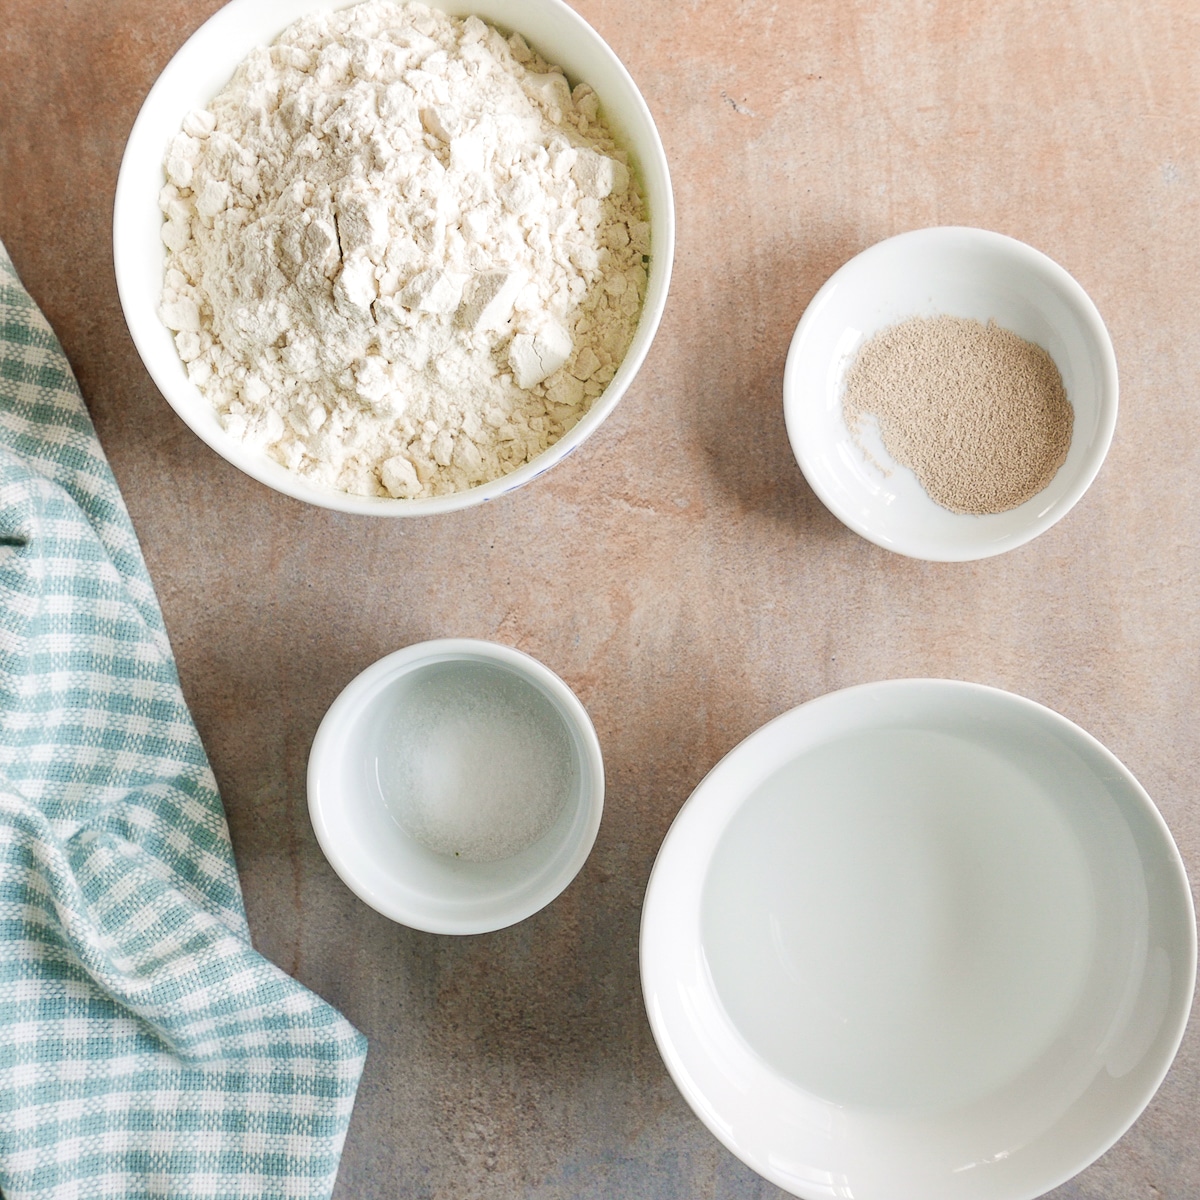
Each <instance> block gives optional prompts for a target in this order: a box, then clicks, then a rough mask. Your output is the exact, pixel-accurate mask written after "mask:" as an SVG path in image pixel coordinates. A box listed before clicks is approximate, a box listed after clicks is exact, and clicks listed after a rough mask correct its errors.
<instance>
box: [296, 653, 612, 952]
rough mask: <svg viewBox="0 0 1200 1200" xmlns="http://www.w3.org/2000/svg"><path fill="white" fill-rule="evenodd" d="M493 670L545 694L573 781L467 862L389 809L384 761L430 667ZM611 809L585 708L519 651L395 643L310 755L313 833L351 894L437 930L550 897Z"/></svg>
mask: <svg viewBox="0 0 1200 1200" xmlns="http://www.w3.org/2000/svg"><path fill="white" fill-rule="evenodd" d="M447 668H452V669H453V670H455V671H456V672H460V673H463V678H464V679H465V680H468V685H469V678H468V676H467V675H466V673H468V672H471V671H472V670H475V671H482V672H485V673H487V674H488V675H494V674H495V673H496V672H497V671H500V672H503V673H505V674H506V675H507V676H510V677H511V680H512V682H513V683H514V684H516V685H518V686H522V687H524V688H528V689H530V690H531V691H532V692H533V693H535V694H536V695H538V696H540V697H541V698H543V699H544V701H545V705H544V707H545V709H546V715H547V720H549V721H551V722H555V723H557V726H558V728H560V729H561V730H562V732H563V733H564V734H565V737H566V740H567V741H568V742H569V746H570V751H569V753H570V760H571V768H570V776H571V778H570V783H569V790H568V794H567V797H566V800H565V803H564V804H563V807H562V810H561V811H560V813H559V815H558V818H557V820H556V821H555V823H554V824H553V825H552V826H551V827H550V829H549V830H548V831H547V832H546V833H545V834H543V836H542V837H540V838H539V839H538V840H537V841H535V842H533V844H532V845H529V846H526V847H525V848H524V849H523V850H521V851H519V852H518V853H516V854H513V855H511V856H510V857H507V858H501V859H497V860H495V861H491V862H468V861H466V860H463V859H458V858H451V857H447V856H446V855H443V854H438V853H435V852H434V851H432V850H431V849H429V848H428V847H427V846H426V845H424V844H422V843H421V842H420V841H418V840H416V839H415V838H413V837H411V836H409V834H408V833H407V832H406V831H405V829H404V828H403V827H402V826H401V825H400V823H399V822H398V821H397V820H396V819H395V817H394V816H393V814H392V812H391V811H390V810H389V807H388V797H387V795H386V790H387V789H386V784H385V783H384V782H383V781H382V780H383V778H384V777H385V776H386V774H387V770H386V765H385V759H386V750H387V742H388V740H389V738H391V737H394V731H395V720H396V718H397V714H400V713H403V712H404V711H405V709H406V707H409V706H411V704H412V699H411V697H412V695H413V692H412V691H411V690H410V689H412V688H413V687H414V685H418V684H419V682H420V681H422V680H426V681H427V680H428V678H429V676H430V673H431V672H438V671H445V670H446V669H447ZM603 809H604V763H603V760H602V758H601V754H600V743H599V740H598V739H597V737H596V731H595V729H594V727H593V726H592V722H591V719H590V718H589V717H588V714H587V710H586V709H585V708H584V707H583V705H582V704H581V703H580V701H579V699H578V697H577V696H576V695H575V693H574V692H572V691H571V689H570V688H569V687H567V685H566V684H565V683H563V681H562V680H561V679H559V677H558V676H557V675H555V674H554V672H553V671H551V670H550V669H549V668H548V667H546V666H543V665H542V664H541V663H539V662H538V661H537V660H536V659H533V658H530V657H529V655H528V654H523V653H522V652H521V651H520V650H514V649H512V648H511V647H509V646H500V645H497V644H496V643H494V642H482V641H475V640H473V639H470V638H443V639H439V640H438V641H432V642H420V643H417V644H416V645H413V646H407V647H405V648H404V649H403V650H397V651H396V652H395V653H394V654H389V655H387V656H386V657H385V658H381V659H380V660H379V661H378V662H377V663H374V664H372V665H371V666H370V667H368V668H367V669H366V670H365V671H363V672H362V673H361V674H360V675H358V676H356V677H355V678H354V679H353V680H351V682H350V683H349V684H347V685H346V687H345V689H344V690H343V691H342V693H341V694H340V695H339V696H338V698H337V699H336V700H335V701H334V702H333V704H332V705H331V706H330V708H329V711H328V712H327V713H326V714H325V717H324V719H323V720H322V721H321V725H320V728H319V729H318V730H317V736H316V737H315V738H314V740H313V745H312V750H311V752H310V754H309V759H308V811H309V816H310V818H311V819H312V824H313V829H314V831H315V832H316V835H317V841H318V842H319V843H320V845H321V849H322V850H323V851H324V853H325V857H326V858H327V859H328V860H329V862H330V864H331V865H332V867H333V869H334V870H335V871H336V872H337V873H338V875H339V876H340V877H341V879H342V882H343V883H345V884H346V886H347V887H349V888H350V890H351V891H352V892H354V893H355V895H357V896H358V897H359V899H360V900H363V901H364V902H365V903H367V904H369V905H370V906H371V907H372V908H373V909H375V910H376V911H377V912H380V913H382V914H383V915H384V916H385V917H390V918H391V919H392V920H393V921H399V922H400V923H401V924H403V925H408V926H410V927H411V928H413V929H422V930H425V931H427V932H429V933H454V934H470V933H488V932H491V931H492V930H495V929H503V928H504V927H505V926H508V925H513V924H515V923H516V922H518V921H522V920H524V919H525V918H526V917H529V916H532V915H533V914H534V913H535V912H537V911H538V910H539V909H541V908H544V907H545V906H546V905H547V904H549V903H550V902H551V901H552V900H553V899H554V898H555V897H556V896H558V895H559V893H560V892H562V891H563V889H564V888H565V887H566V886H567V885H568V884H569V883H570V882H571V880H572V879H574V878H575V876H576V875H577V874H578V873H579V869H580V868H581V867H582V866H583V864H584V862H585V861H586V860H587V856H588V854H589V853H591V849H592V845H593V844H594V843H595V840H596V834H597V832H598V830H599V828H600V818H601V815H602V813H603Z"/></svg>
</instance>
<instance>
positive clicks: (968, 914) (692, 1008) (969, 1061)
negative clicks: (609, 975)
mask: <svg viewBox="0 0 1200 1200" xmlns="http://www.w3.org/2000/svg"><path fill="white" fill-rule="evenodd" d="M641 965H642V981H643V988H644V993H645V1000H646V1007H647V1011H648V1013H649V1017H650V1024H651V1027H652V1029H653V1031H654V1036H655V1039H656V1040H657V1042H658V1046H659V1049H660V1051H661V1052H662V1055H663V1058H664V1060H665V1062H666V1064H667V1067H668V1069H669V1070H670V1072H671V1075H672V1077H673V1078H674V1080H675V1082H676V1084H677V1085H678V1086H679V1088H680V1090H681V1091H682V1093H683V1095H684V1097H685V1098H686V1099H687V1101H688V1102H689V1103H690V1104H691V1106H692V1107H693V1108H694V1109H695V1111H696V1113H697V1115H698V1116H699V1117H700V1118H701V1120H702V1121H703V1122H704V1123H705V1124H706V1125H707V1126H708V1128H709V1129H710V1130H711V1131H712V1132H713V1133H714V1134H715V1135H716V1136H717V1137H718V1138H719V1139H720V1140H721V1141H722V1142H724V1144H725V1145H726V1146H728V1147H729V1149H730V1150H732V1151H733V1153H734V1154H736V1155H737V1156H738V1157H740V1158H741V1159H743V1160H744V1161H745V1162H746V1163H748V1164H749V1165H750V1166H751V1167H753V1168H754V1169H755V1170H757V1171H759V1172H760V1173H761V1174H763V1175H764V1176H766V1177H767V1178H768V1179H769V1180H771V1181H772V1182H773V1183H775V1184H777V1185H778V1186H780V1187H782V1188H784V1189H785V1190H787V1191H789V1192H791V1193H792V1194H793V1195H796V1196H801V1197H805V1198H806V1200H834V1198H835V1197H836V1198H840V1200H846V1198H851V1200H1028V1198H1031V1197H1035V1196H1040V1195H1041V1194H1042V1193H1043V1192H1046V1191H1048V1190H1049V1189H1051V1188H1053V1187H1055V1186H1057V1185H1058V1184H1060V1183H1062V1182H1063V1181H1064V1180H1066V1179H1068V1178H1069V1177H1070V1176H1072V1175H1074V1174H1075V1173H1076V1172H1078V1171H1080V1170H1082V1169H1083V1168H1084V1167H1085V1166H1087V1165H1088V1164H1089V1163H1091V1162H1092V1161H1094V1160H1095V1159H1096V1158H1098V1157H1099V1156H1100V1155H1101V1154H1102V1153H1103V1152H1104V1151H1105V1150H1106V1149H1107V1148H1108V1147H1109V1146H1111V1145H1112V1143H1113V1142H1115V1141H1116V1140H1117V1138H1118V1137H1120V1136H1121V1134H1122V1133H1123V1132H1124V1131H1125V1130H1126V1129H1127V1128H1128V1127H1129V1126H1130V1124H1132V1122H1133V1121H1134V1120H1135V1118H1136V1117H1137V1116H1138V1114H1139V1113H1140V1112H1141V1111H1142V1109H1143V1108H1144V1107H1145V1105H1146V1104H1147V1102H1148V1101H1149V1099H1150V1097H1151V1096H1152V1095H1153V1093H1154V1091H1155V1089H1156V1088H1157V1087H1158V1085H1159V1083H1160V1082H1161V1080H1162V1078H1163V1076H1164V1074H1165V1073H1166V1071H1167V1068H1168V1066H1169V1065H1170V1063H1171V1060H1172V1058H1173V1057H1174V1055H1175V1051H1176V1049H1177V1048H1178V1046H1179V1041H1180V1038H1181V1037H1182V1034H1183V1028H1184V1024H1185V1022H1186V1020H1187V1016H1188V1011H1189V1008H1190V1005H1191V997H1192V988H1193V983H1194V980H1195V970H1196V935H1195V923H1194V915H1193V912H1192V901H1191V892H1190V890H1189V887H1188V881H1187V878H1186V876H1185V873H1184V868H1183V864H1182V861H1181V860H1180V857H1179V854H1178V852H1177V850H1176V848H1175V845H1174V843H1173V841H1172V840H1171V835H1170V833H1169V832H1168V830H1167V828H1166V825H1165V824H1164V823H1163V820H1162V818H1161V817H1160V815H1159V813H1158V811H1157V809H1156V808H1155V807H1154V805H1153V803H1152V802H1151V800H1150V798H1149V797H1148V796H1147V795H1146V793H1145V792H1144V791H1143V790H1142V788H1141V787H1140V786H1139V785H1138V783H1137V781H1136V780H1135V779H1134V778H1133V777H1132V775H1130V773H1129V772H1128V771H1127V770H1126V769H1125V768H1124V767H1123V766H1122V765H1121V764H1120V763H1119V762H1118V761H1117V760H1116V759H1115V758H1114V757H1113V755H1112V754H1111V753H1109V751H1107V750H1106V749H1105V748H1104V747H1103V746H1101V745H1100V744H1099V743H1098V742H1097V741H1096V740H1095V739H1094V738H1092V737H1091V736H1089V735H1088V734H1087V733H1085V732H1084V731H1083V730H1081V729H1079V728H1078V727H1077V726H1075V725H1073V724H1072V723H1071V722H1070V721H1068V720H1066V719H1065V718H1064V717H1061V716H1059V715H1057V714H1056V713H1053V712H1051V711H1050V710H1049V709H1046V708H1043V707H1041V706H1040V705H1038V704H1035V703H1033V702H1032V701H1030V700H1025V699H1022V698H1020V697H1018V696H1014V695H1011V694H1009V693H1007V692H1001V691H997V690H994V689H991V688H986V687H980V686H977V685H974V684H966V683H955V682H949V681H945V680H897V681H892V682H887V683H876V684H868V685H865V686H862V687H856V688H850V689H848V690H846V691H842V692H835V693H833V694H831V695H828V696H824V697H821V698H820V699H818V700H814V701H812V702H811V703H809V704H806V705H803V706H802V707H800V708H798V709H795V710H793V711H792V712H789V713H787V714H785V715H784V716H782V717H780V718H778V719H777V720H775V721H772V722H771V723H770V724H769V725H766V726H764V727H763V728H762V729H760V730H759V731H758V732H757V733H755V734H753V735H752V736H751V737H749V738H748V739H747V740H746V741H744V742H743V743H742V744H741V745H740V746H738V747H737V748H736V749H735V750H733V751H732V752H731V753H730V754H729V755H727V756H726V757H725V758H724V759H723V760H722V761H721V762H720V763H719V764H718V765H717V766H716V767H715V768H714V769H713V770H712V771H711V772H710V773H709V775H708V776H707V777H706V778H705V779H704V781H703V782H702V783H701V784H700V786H699V787H698V788H697V789H696V791H695V792H694V793H693V795H692V797H691V798H690V799H689V800H688V802H687V803H686V804H685V805H684V807H683V809H682V810H681V811H680V813H679V815H678V817H677V818H676V820H675V822H674V824H673V825H672V827H671V830H670V832H669V833H668V835H667V838H666V840H665V842H664V843H663V846H662V850H661V852H660V853H659V856H658V860H657V862H656V864H655V867H654V871H653V873H652V875H651V878H650V884H649V887H648V890H647V894H646V900H645V907H644V910H643V918H642V938H641Z"/></svg>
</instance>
